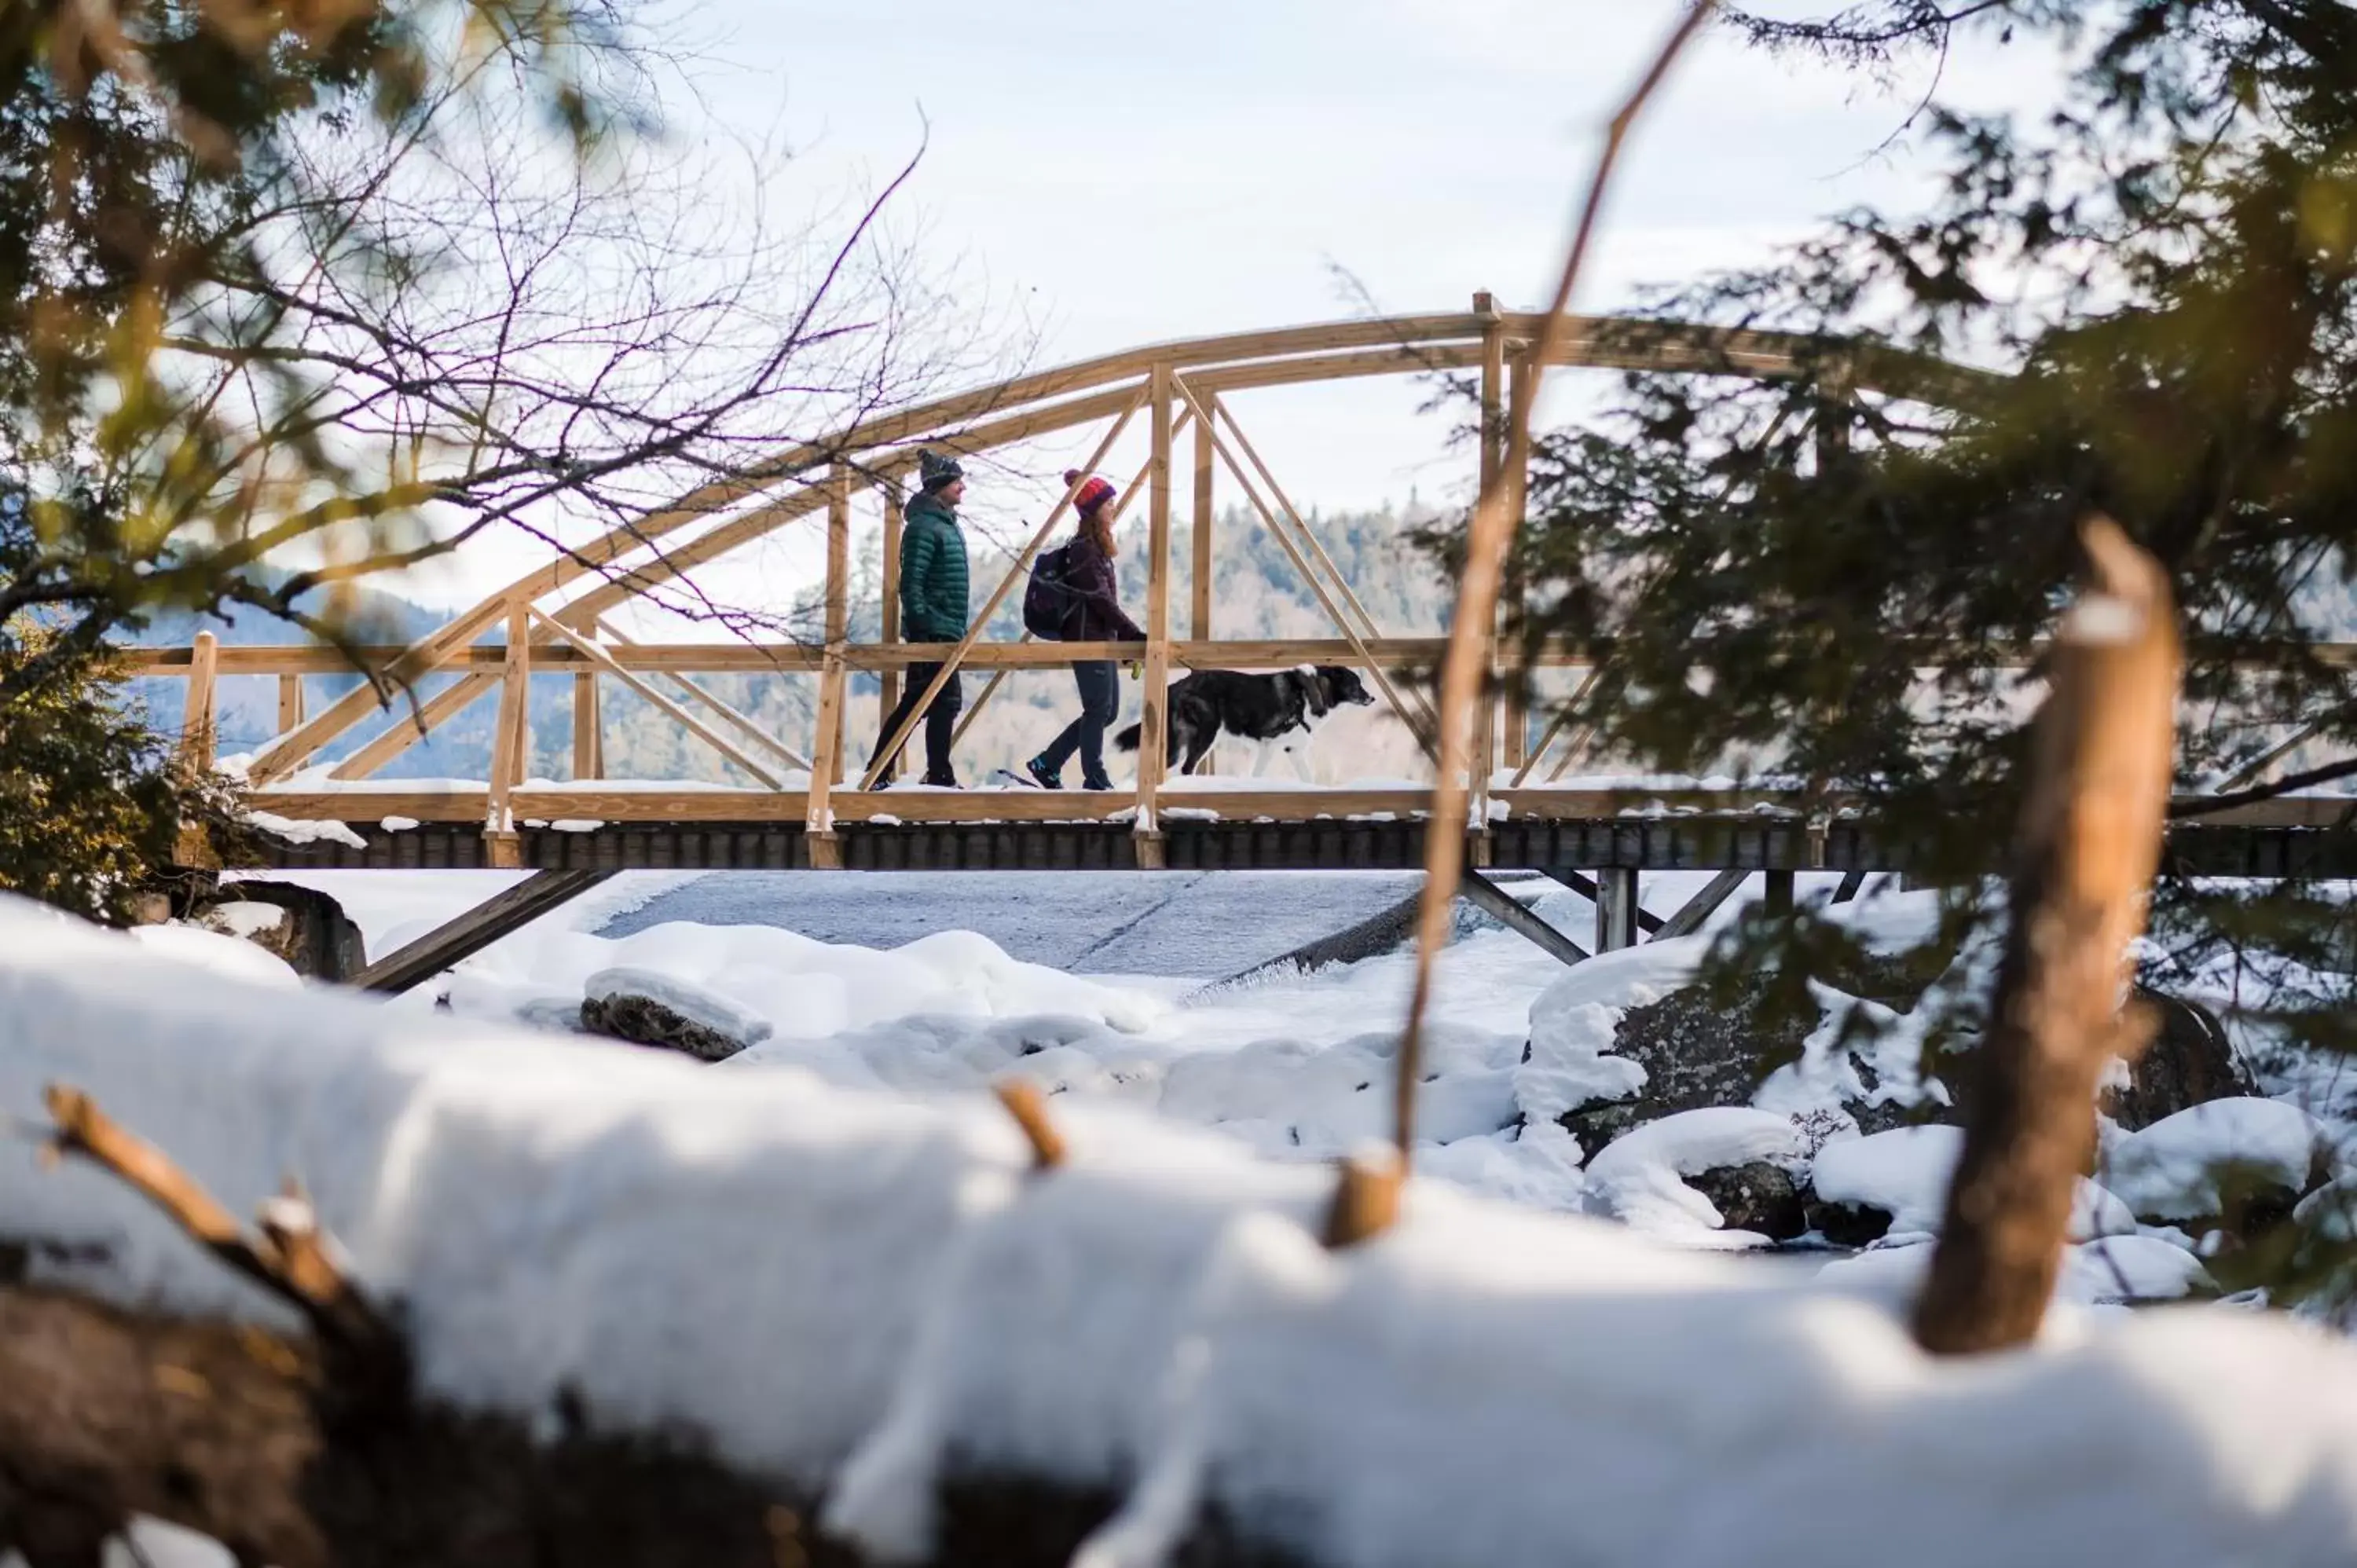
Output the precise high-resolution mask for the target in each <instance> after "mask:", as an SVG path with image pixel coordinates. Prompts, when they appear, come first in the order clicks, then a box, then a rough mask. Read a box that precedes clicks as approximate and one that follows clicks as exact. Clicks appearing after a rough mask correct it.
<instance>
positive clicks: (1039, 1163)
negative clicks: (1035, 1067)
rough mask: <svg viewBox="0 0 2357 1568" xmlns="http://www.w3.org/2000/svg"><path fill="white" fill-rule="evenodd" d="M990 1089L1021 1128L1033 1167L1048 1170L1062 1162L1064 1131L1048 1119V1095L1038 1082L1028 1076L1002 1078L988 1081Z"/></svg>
mask: <svg viewBox="0 0 2357 1568" xmlns="http://www.w3.org/2000/svg"><path fill="white" fill-rule="evenodd" d="M991 1092H992V1093H993V1094H996V1096H998V1102H999V1103H1000V1104H1001V1105H1004V1106H1006V1113H1007V1114H1008V1115H1009V1116H1012V1117H1014V1118H1015V1124H1016V1125H1017V1127H1020V1128H1022V1129H1023V1138H1024V1141H1025V1142H1026V1143H1028V1144H1030V1145H1031V1168H1032V1169H1033V1170H1036V1171H1051V1170H1054V1169H1055V1168H1056V1167H1057V1166H1058V1165H1062V1164H1063V1163H1064V1159H1065V1155H1066V1154H1067V1151H1066V1149H1065V1147H1064V1135H1063V1134H1062V1133H1059V1132H1057V1131H1056V1123H1055V1122H1052V1121H1050V1120H1049V1116H1048V1101H1047V1098H1046V1097H1045V1096H1044V1095H1042V1094H1041V1093H1040V1092H1039V1085H1037V1084H1035V1083H1033V1082H1032V1081H1031V1080H1030V1079H1027V1078H1008V1079H1000V1080H999V1081H998V1082H996V1083H995V1084H993V1085H991Z"/></svg>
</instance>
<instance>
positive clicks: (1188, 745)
mask: <svg viewBox="0 0 2357 1568" xmlns="http://www.w3.org/2000/svg"><path fill="white" fill-rule="evenodd" d="M1373 701H1374V698H1372V697H1371V696H1369V695H1368V694H1367V688H1366V686H1365V685H1364V684H1363V683H1361V682H1360V680H1359V672H1358V671H1355V670H1346V669H1344V668H1343V667H1342V666H1340V665H1339V664H1318V665H1308V664H1305V665H1303V666H1302V667H1301V668H1300V669H1298V670H1280V671H1277V672H1276V673H1275V674H1274V675H1247V674H1245V673H1243V671H1237V670H1198V671H1195V672H1194V673H1193V674H1192V675H1189V676H1188V677H1187V678H1186V679H1185V680H1183V681H1174V682H1171V684H1170V755H1169V757H1168V761H1169V762H1178V761H1179V758H1180V757H1182V756H1183V757H1185V758H1186V762H1185V765H1184V766H1183V767H1181V768H1179V771H1180V772H1181V773H1192V772H1194V771H1195V764H1197V763H1199V762H1200V761H1202V760H1203V754H1204V753H1205V752H1207V751H1209V750H1211V743H1212V742H1213V741H1215V740H1217V739H1219V738H1220V735H1221V733H1222V731H1225V732H1226V733H1227V734H1229V735H1232V736H1235V737H1236V738H1237V739H1239V740H1251V741H1271V740H1275V739H1276V738H1277V737H1278V736H1284V735H1288V734H1290V733H1291V732H1293V731H1294V730H1297V729H1298V730H1302V731H1305V732H1306V731H1308V728H1309V726H1310V724H1311V723H1312V722H1313V721H1315V720H1318V719H1322V718H1324V717H1325V716H1326V715H1327V714H1329V713H1331V712H1332V711H1333V710H1334V709H1336V708H1339V707H1340V706H1341V705H1342V704H1343V703H1351V705H1353V706H1355V707H1364V706H1366V705H1367V704H1368V703H1372V702H1373ZM1137 732H1138V726H1137V725H1130V726H1129V727H1128V728H1127V729H1125V730H1124V731H1122V732H1121V733H1120V734H1119V735H1117V736H1114V737H1113V743H1114V745H1115V746H1119V747H1121V749H1122V750H1124V751H1135V750H1136V749H1137Z"/></svg>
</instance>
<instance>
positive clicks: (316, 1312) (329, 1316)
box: [43, 1084, 409, 1400]
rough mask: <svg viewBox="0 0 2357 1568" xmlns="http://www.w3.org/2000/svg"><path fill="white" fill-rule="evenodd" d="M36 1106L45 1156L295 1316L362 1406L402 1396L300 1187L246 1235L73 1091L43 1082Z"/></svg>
mask: <svg viewBox="0 0 2357 1568" xmlns="http://www.w3.org/2000/svg"><path fill="white" fill-rule="evenodd" d="M43 1098H44V1100H45V1101H46V1102H47V1104H48V1112H49V1116H50V1119H51V1120H52V1121H53V1122H55V1123H56V1132H55V1133H54V1135H53V1138H52V1144H51V1146H52V1147H53V1148H55V1149H56V1150H57V1151H58V1152H59V1153H61V1154H68V1155H80V1156H81V1157H82V1158H84V1159H87V1160H89V1161H90V1162H91V1164H93V1165H98V1166H101V1167H102V1168H103V1169H105V1170H107V1171H110V1172H112V1173H113V1175H114V1176H116V1177H117V1178H119V1179H120V1180H122V1181H123V1182H124V1184H125V1185H127V1186H129V1187H131V1188H132V1189H133V1190H134V1191H135V1192H137V1193H138V1194H139V1195H140V1196H141V1197H145V1198H146V1199H147V1200H148V1201H149V1202H150V1203H153V1204H154V1205H155V1206H156V1208H160V1209H162V1210H163V1211H164V1213H165V1215H166V1216H167V1218H169V1219H171V1220H172V1222H173V1223H174V1224H176V1225H178V1226H179V1228H180V1229H181V1230H185V1231H187V1232H188V1235H189V1236H191V1237H192V1238H194V1239H195V1240H197V1241H198V1242H199V1243H200V1244H201V1245H203V1246H204V1247H205V1249H206V1250H207V1251H210V1252H211V1253H212V1254H213V1256H215V1257H216V1258H219V1259H220V1260H221V1262H223V1263H225V1264H227V1265H228V1266H229V1267H231V1269H234V1270H236V1271H237V1272H238V1273H241V1274H243V1275H244V1276H245V1277H246V1278H248V1279H250V1280H252V1281H253V1282H254V1283H256V1284H259V1285H261V1286H262V1287H263V1288H264V1290H266V1291H269V1292H270V1293H271V1294H274V1295H275V1296H277V1297H279V1298H280V1299H281V1300H283V1301H285V1302H286V1303H288V1304H289V1305H292V1306H294V1307H295V1308H296V1310H297V1311H299V1312H300V1313H302V1314H303V1316H304V1317H305V1319H306V1320H307V1321H308V1322H309V1324H310V1325H311V1328H312V1332H313V1333H314V1334H316V1335H317V1336H318V1338H319V1342H320V1346H321V1348H322V1349H323V1350H325V1351H328V1352H329V1353H330V1354H331V1355H332V1356H334V1357H335V1358H337V1359H338V1361H339V1371H340V1372H342V1373H344V1374H346V1375H345V1376H344V1377H342V1378H339V1386H340V1389H341V1391H344V1392H346V1393H348V1394H350V1395H353V1396H356V1397H359V1398H362V1399H369V1400H378V1399H384V1400H399V1399H402V1398H405V1397H406V1394H407V1390H408V1371H409V1363H408V1349H407V1347H406V1345H405V1344H404V1341H403V1339H402V1337H401V1336H400V1335H399V1334H398V1333H397V1332H396V1331H395V1330H394V1328H393V1326H392V1325H391V1324H390V1323H389V1322H387V1321H386V1320H385V1318H384V1317H383V1316H382V1315H381V1314H380V1313H378V1311H377V1310H376V1308H375V1307H374V1306H373V1305H371V1303H370V1302H369V1300H368V1298H367V1297H366V1296H365V1295H363V1294H361V1291H360V1289H359V1288H358V1287H357V1286H356V1285H354V1284H353V1283H352V1281H351V1278H350V1274H349V1273H346V1271H345V1268H344V1265H343V1263H342V1262H341V1260H340V1258H339V1255H338V1253H337V1251H336V1248H335V1245H334V1242H333V1241H332V1240H330V1239H329V1238H328V1235H327V1234H326V1232H325V1231H323V1230H320V1228H319V1225H318V1220H317V1216H316V1214H314V1212H313V1211H312V1208H311V1205H310V1200H309V1199H308V1198H307V1197H304V1196H303V1194H302V1191H301V1189H300V1188H299V1187H295V1186H294V1185H292V1184H291V1183H290V1184H289V1186H288V1187H287V1190H286V1192H285V1195H284V1196H282V1197H278V1198H275V1199H274V1200H273V1201H272V1202H271V1203H270V1204H268V1205H265V1206H264V1210H263V1215H262V1220H261V1226H260V1230H261V1234H260V1235H259V1236H255V1235H252V1234H249V1233H248V1232H247V1231H246V1230H245V1228H244V1227H242V1226H241V1225H240V1224H239V1223H238V1222H237V1219H236V1217H235V1216H234V1215H232V1214H231V1213H230V1211H229V1210H228V1209H227V1208H223V1207H222V1206H221V1203H220V1202H219V1201H218V1200H217V1199H215V1198H214V1197H213V1196H212V1195H211V1194H210V1193H209V1192H207V1191H206V1190H205V1189H204V1187H202V1186H201V1185H199V1183H198V1182H197V1180H196V1179H195V1178H194V1177H192V1176H189V1175H188V1173H187V1172H186V1171H183V1170H181V1169H180V1168H179V1167H178V1165H174V1164H173V1163H172V1161H171V1160H170V1158H169V1157H167V1155H165V1154H164V1153H163V1152H162V1151H161V1150H159V1149H157V1148H156V1147H155V1145H153V1144H148V1143H146V1142H145V1141H144V1140H142V1139H140V1138H138V1137H136V1136H135V1135H134V1134H133V1133H129V1132H127V1131H125V1130H124V1128H123V1127H121V1126H119V1125H118V1124H117V1123H116V1122H114V1121H113V1118H111V1117H109V1116H108V1115H107V1114H106V1113H105V1112H102V1111H101V1110H99V1108H98V1105H97V1103H96V1102H95V1101H92V1100H91V1098H90V1096H89V1095H87V1094H84V1093H83V1092H82V1091H81V1090H78V1089H73V1088H70V1087H68V1086H67V1085H64V1084H51V1085H50V1086H49V1087H48V1090H47V1091H46V1093H45V1094H44V1096H43Z"/></svg>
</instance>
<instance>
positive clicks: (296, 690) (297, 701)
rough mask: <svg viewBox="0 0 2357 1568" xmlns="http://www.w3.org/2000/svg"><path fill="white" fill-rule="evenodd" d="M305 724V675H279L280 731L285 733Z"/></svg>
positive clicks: (281, 733)
mask: <svg viewBox="0 0 2357 1568" xmlns="http://www.w3.org/2000/svg"><path fill="white" fill-rule="evenodd" d="M302 724H303V677H302V676H300V675H281V676H280V677H278V733H279V734H280V735H285V734H286V733H287V732H288V731H290V730H294V729H299V728H300V727H301V726H302Z"/></svg>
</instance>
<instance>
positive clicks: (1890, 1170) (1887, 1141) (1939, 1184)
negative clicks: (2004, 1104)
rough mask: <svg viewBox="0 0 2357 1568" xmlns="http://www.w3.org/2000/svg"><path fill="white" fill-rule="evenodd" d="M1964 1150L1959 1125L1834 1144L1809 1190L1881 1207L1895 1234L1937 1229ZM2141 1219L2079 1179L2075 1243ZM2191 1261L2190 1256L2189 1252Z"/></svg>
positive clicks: (2128, 1231)
mask: <svg viewBox="0 0 2357 1568" xmlns="http://www.w3.org/2000/svg"><path fill="white" fill-rule="evenodd" d="M1963 1155H1964V1129H1963V1128H1961V1127H1947V1126H1931V1127H1894V1128H1892V1129H1891V1130H1890V1131H1889V1132H1887V1133H1874V1134H1872V1135H1871V1136H1869V1137H1864V1138H1837V1139H1835V1140H1834V1141H1833V1142H1831V1143H1829V1144H1826V1145H1825V1146H1824V1148H1822V1149H1820V1150H1818V1151H1817V1157H1816V1162H1815V1164H1814V1165H1813V1166H1812V1167H1811V1169H1810V1181H1811V1185H1813V1187H1815V1188H1816V1190H1817V1196H1818V1197H1821V1198H1823V1199H1824V1200H1825V1201H1826V1202H1828V1203H1846V1204H1853V1205H1856V1206H1857V1207H1860V1208H1878V1209H1881V1210H1882V1211H1883V1212H1884V1213H1886V1214H1888V1215H1889V1216H1890V1233H1891V1234H1892V1235H1893V1236H1902V1235H1929V1234H1931V1233H1932V1232H1933V1231H1935V1230H1939V1229H1940V1224H1941V1221H1942V1219H1943V1218H1944V1216H1945V1213H1946V1209H1947V1204H1948V1181H1949V1178H1950V1177H1952V1176H1954V1175H1955V1170H1956V1161H1957V1160H1958V1159H1959V1158H1961V1157H1962V1156H1963ZM2135 1230H2136V1216H2135V1214H2133V1213H2132V1212H2130V1207H2129V1205H2127V1204H2126V1203H2124V1202H2122V1201H2121V1200H2120V1198H2119V1197H2117V1196H2116V1195H2115V1193H2113V1192H2112V1191H2111V1190H2109V1189H2108V1188H2106V1187H2102V1186H2099V1185H2098V1184H2096V1183H2094V1182H2092V1181H2089V1180H2087V1179H2086V1178H2085V1177H2084V1176H2082V1177H2080V1178H2079V1186H2078V1188H2077V1190H2076V1191H2075V1192H2074V1193H2073V1195H2072V1201H2071V1232H2070V1234H2071V1239H2072V1240H2074V1241H2085V1240H2091V1239H2093V1238H2094V1237H2098V1236H2120V1235H2132V1234H2133V1233H2134V1232H2135ZM2188 1256H2189V1257H2190V1254H2188Z"/></svg>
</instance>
